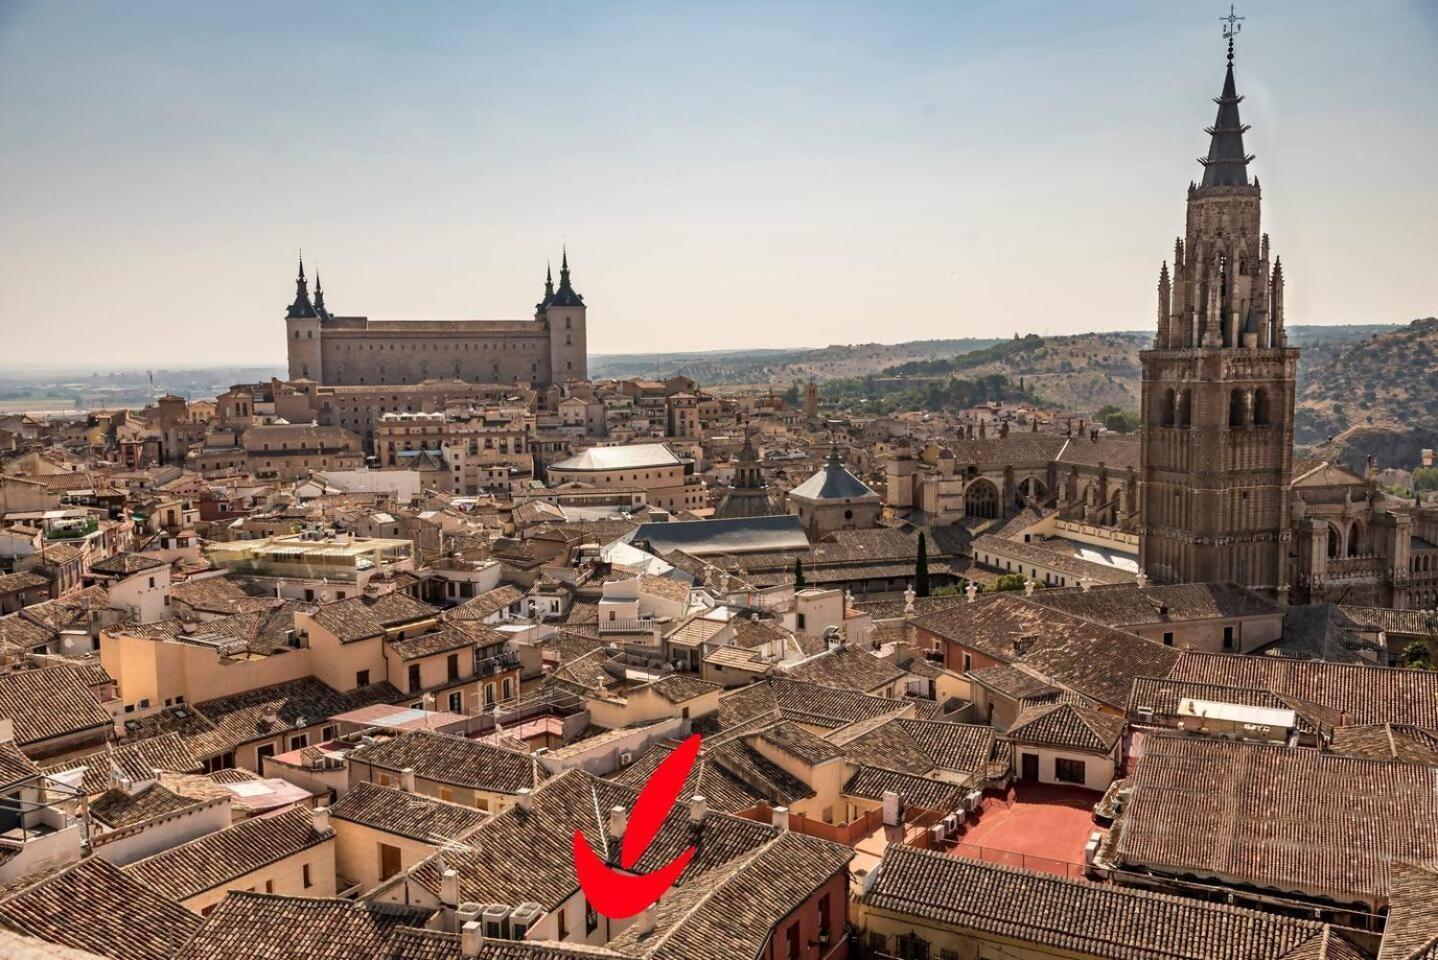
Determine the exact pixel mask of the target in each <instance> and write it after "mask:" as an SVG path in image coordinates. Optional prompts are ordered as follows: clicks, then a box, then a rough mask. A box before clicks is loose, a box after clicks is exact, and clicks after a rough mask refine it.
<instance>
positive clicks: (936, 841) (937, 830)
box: [929, 823, 944, 847]
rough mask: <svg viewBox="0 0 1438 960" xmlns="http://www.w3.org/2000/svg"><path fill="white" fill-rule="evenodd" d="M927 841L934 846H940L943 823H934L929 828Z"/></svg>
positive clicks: (942, 838)
mask: <svg viewBox="0 0 1438 960" xmlns="http://www.w3.org/2000/svg"><path fill="white" fill-rule="evenodd" d="M929 841H930V842H931V843H932V844H933V845H934V846H935V847H942V846H943V843H944V825H943V824H942V823H936V824H934V825H933V826H932V827H930V828H929Z"/></svg>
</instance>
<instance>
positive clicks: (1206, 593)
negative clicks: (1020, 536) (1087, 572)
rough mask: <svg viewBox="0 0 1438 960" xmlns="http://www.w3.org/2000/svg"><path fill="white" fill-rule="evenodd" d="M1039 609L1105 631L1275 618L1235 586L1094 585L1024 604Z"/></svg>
mask: <svg viewBox="0 0 1438 960" xmlns="http://www.w3.org/2000/svg"><path fill="white" fill-rule="evenodd" d="M1029 600H1030V602H1032V603H1037V604H1039V605H1040V606H1045V607H1049V608H1050V609H1053V610H1059V611H1061V612H1063V613H1067V614H1070V615H1072V616H1075V617H1082V618H1083V619H1085V620H1092V621H1094V622H1095V623H1102V624H1106V625H1107V626H1110V627H1121V626H1126V625H1132V624H1140V623H1156V622H1159V621H1165V620H1166V621H1175V622H1182V621H1186V620H1212V619H1226V618H1232V617H1257V616H1274V617H1276V616H1279V615H1280V614H1281V612H1282V611H1281V610H1280V608H1279V606H1278V604H1276V603H1274V602H1273V601H1272V600H1269V599H1267V598H1265V597H1262V596H1260V595H1258V594H1257V593H1254V592H1253V591H1252V590H1249V589H1248V588H1247V587H1242V586H1239V585H1238V584H1236V583H1181V584H1169V585H1163V584H1150V585H1148V586H1145V587H1139V586H1138V584H1136V583H1133V582H1129V583H1120V584H1113V585H1098V586H1094V587H1092V588H1091V589H1089V590H1088V591H1084V590H1081V589H1079V588H1077V587H1065V588H1059V589H1047V590H1036V591H1034V595H1033V596H1032V597H1030V598H1029Z"/></svg>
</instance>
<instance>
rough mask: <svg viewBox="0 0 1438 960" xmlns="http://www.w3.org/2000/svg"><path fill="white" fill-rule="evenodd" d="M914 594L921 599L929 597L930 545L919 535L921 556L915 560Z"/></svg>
mask: <svg viewBox="0 0 1438 960" xmlns="http://www.w3.org/2000/svg"><path fill="white" fill-rule="evenodd" d="M914 593H916V594H918V595H919V596H921V597H927V596H928V595H929V544H928V541H927V540H926V539H925V537H924V535H923V534H922V533H921V534H919V555H918V557H917V558H916V559H915V560H914Z"/></svg>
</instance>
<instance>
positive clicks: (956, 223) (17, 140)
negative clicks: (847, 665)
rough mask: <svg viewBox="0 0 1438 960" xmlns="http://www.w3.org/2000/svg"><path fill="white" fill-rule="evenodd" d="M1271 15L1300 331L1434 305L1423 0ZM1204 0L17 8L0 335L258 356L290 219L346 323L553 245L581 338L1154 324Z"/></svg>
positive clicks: (129, 355)
mask: <svg viewBox="0 0 1438 960" xmlns="http://www.w3.org/2000/svg"><path fill="white" fill-rule="evenodd" d="M1298 9H1299V8H1298V7H1297V6H1296V5H1291V4H1289V5H1284V4H1269V5H1264V6H1263V7H1254V8H1252V9H1249V10H1240V11H1239V12H1240V13H1241V14H1246V15H1247V16H1248V17H1249V19H1248V21H1247V22H1246V26H1247V28H1248V29H1247V30H1246V31H1245V32H1244V33H1243V34H1242V35H1241V37H1240V39H1239V48H1238V59H1237V69H1238V77H1239V84H1240V88H1241V89H1242V91H1243V92H1244V93H1245V94H1246V95H1247V97H1248V100H1247V101H1246V104H1245V110H1244V119H1245V121H1246V122H1248V123H1251V124H1252V125H1253V129H1252V131H1251V133H1250V134H1249V137H1248V140H1249V144H1250V149H1251V150H1252V152H1254V153H1256V154H1257V156H1258V159H1257V160H1256V161H1255V163H1254V164H1253V168H1252V169H1253V172H1254V173H1255V174H1257V175H1258V177H1259V178H1260V179H1261V181H1262V182H1263V184H1264V186H1265V187H1268V188H1269V189H1268V191H1266V193H1265V201H1266V202H1265V204H1264V206H1265V211H1266V213H1267V214H1268V217H1267V219H1266V221H1265V225H1264V226H1265V229H1268V230H1271V232H1272V233H1273V234H1274V236H1275V239H1276V240H1278V241H1279V243H1280V245H1281V246H1282V249H1283V250H1284V252H1285V254H1286V259H1285V268H1286V269H1287V271H1288V272H1289V276H1290V278H1291V279H1292V280H1293V281H1294V283H1293V293H1292V296H1291V298H1290V301H1289V309H1290V313H1291V322H1292V323H1293V324H1295V325H1308V324H1335V323H1404V322H1407V321H1408V320H1411V319H1413V318H1414V317H1418V316H1425V315H1431V314H1432V313H1433V312H1434V311H1435V308H1434V306H1433V304H1434V302H1435V299H1438V297H1435V293H1438V280H1435V279H1434V276H1433V272H1432V270H1431V268H1430V267H1429V266H1428V265H1427V264H1426V262H1425V257H1424V253H1425V252H1427V251H1428V250H1431V240H1428V241H1427V242H1425V238H1426V237H1428V236H1430V235H1431V229H1432V225H1433V223H1434V222H1438V202H1435V199H1434V194H1433V191H1432V190H1431V188H1429V185H1428V182H1427V177H1426V167H1427V162H1426V160H1425V158H1426V157H1430V156H1432V155H1433V152H1434V148H1435V147H1438V129H1435V126H1434V124H1433V123H1431V118H1430V116H1429V114H1428V113H1427V111H1428V109H1429V108H1428V106H1427V104H1426V103H1425V102H1424V91H1425V90H1429V89H1432V88H1433V86H1434V82H1438V66H1435V63H1438V58H1434V57H1433V56H1432V53H1433V51H1434V49H1435V47H1438V12H1435V10H1434V8H1432V7H1431V6H1428V7H1425V6H1423V5H1420V4H1411V5H1404V4H1398V5H1393V6H1390V7H1385V8H1382V9H1378V10H1373V11H1367V12H1366V14H1365V17H1364V18H1363V19H1354V18H1351V17H1347V16H1340V14H1342V13H1343V12H1344V8H1341V7H1338V6H1336V5H1335V6H1333V7H1332V8H1331V9H1329V10H1327V11H1325V12H1326V13H1327V14H1331V15H1324V13H1325V12H1320V13H1319V14H1317V15H1309V16H1303V17H1299V16H1297V12H1298ZM1302 9H1303V10H1304V11H1305V12H1310V13H1311V12H1312V11H1313V8H1312V7H1303V8H1302ZM1226 12H1227V11H1226V10H1221V9H1219V7H1218V6H1217V5H1214V6H1213V8H1212V9H1206V8H1188V9H1185V10H1183V11H1181V12H1180V11H1177V10H1169V9H1165V10H1153V9H1148V8H1145V7H1140V6H1137V5H1133V4H1105V5H1103V6H1100V7H1089V8H1085V9H1084V10H1081V11H1075V10H1071V9H1070V8H1069V7H1068V6H1067V5H1057V4H1026V5H1023V6H1021V7H1018V8H1013V7H1004V8H1002V9H1000V8H998V7H995V6H993V5H964V6H962V7H955V8H952V9H951V8H948V7H933V8H920V7H906V8H903V9H900V10H897V11H891V10H888V9H881V8H878V7H874V6H857V5H843V6H839V7H833V8H829V7H823V8H820V7H786V8H783V9H782V10H780V11H777V12H775V11H773V10H771V9H769V8H767V7H766V8H759V7H747V6H746V7H736V8H729V9H726V11H725V13H724V14H723V15H721V14H718V13H716V12H714V11H711V10H709V9H707V8H702V7H696V6H685V7H678V8H654V7H647V6H643V5H621V6H617V7H606V8H605V9H604V11H603V12H602V13H601V12H599V11H597V10H582V9H571V8H566V7H562V6H542V7H535V8H526V10H525V11H523V12H520V11H507V10H502V9H484V10H474V9H470V8H465V7H458V6H456V7H448V6H439V7H435V6H426V7H423V8H420V9H419V10H418V11H417V12H414V13H413V14H410V13H409V12H408V11H406V13H405V14H404V15H400V14H398V13H396V12H394V11H389V10H386V9H385V8H380V7H372V8H365V7H360V8H351V7H345V8H342V9H341V8H338V7H325V6H315V7H307V8H305V9H303V10H299V11H290V10H288V9H286V10H285V11H284V12H283V15H281V16H277V17H276V18H263V17H260V18H255V19H252V20H249V22H247V23H239V22H238V21H237V20H236V22H230V21H229V20H228V19H227V18H226V15H225V12H224V11H220V10H209V11H204V10H191V9H188V8H184V7H170V6H165V5H159V4H144V5H140V6H138V7H134V8H126V15H125V16H124V17H120V16H119V15H118V14H117V13H115V12H114V11H109V10H105V11H97V10H94V9H90V8H86V7H84V6H60V5H45V6H38V5H26V4H14V3H12V4H8V5H6V6H5V7H3V8H0V86H3V87H4V88H5V89H8V90H21V91H23V92H24V96H23V97H11V98H6V99H5V100H4V101H0V141H3V142H4V143H5V145H6V149H5V151H4V153H3V158H0V170H3V172H4V176H5V179H6V182H8V183H11V184H15V185H18V186H19V187H20V189H19V190H18V191H17V194H16V196H15V197H14V199H13V201H12V203H11V204H10V213H9V214H8V215H7V216H6V217H4V218H3V220H0V223H3V226H0V261H3V263H4V266H0V335H3V337H4V339H5V340H6V342H7V343H9V344H10V345H11V346H12V350H10V351H6V352H7V353H9V354H10V356H11V357H12V358H14V357H24V356H35V357H37V359H38V357H39V355H40V354H41V352H42V351H48V350H49V349H51V347H52V345H53V342H54V334H53V331H54V330H55V329H56V328H57V326H59V325H61V324H64V325H66V326H67V327H68V328H69V329H70V330H71V331H72V336H73V343H72V349H73V350H74V353H73V356H74V359H75V363H77V364H81V365H83V364H87V363H89V364H95V365H121V366H134V365H152V366H161V365H165V364H171V365H173V364H177V363H181V362H185V361H188V362H189V363H191V364H195V363H202V362H209V363H217V362H235V363H278V362H280V361H281V360H282V358H283V353H284V348H283V322H282V318H283V313H284V305H285V303H286V302H287V301H288V299H289V294H290V292H291V289H292V279H291V278H292V277H293V273H294V261H295V256H296V252H297V248H298V247H303V248H304V249H305V251H306V261H307V264H308V265H309V267H310V270H311V272H312V273H313V272H316V271H317V272H319V273H320V275H321V276H323V278H324V280H325V289H326V294H327V295H328V297H329V298H330V306H331V309H332V310H334V311H336V312H338V313H344V314H363V315H368V316H370V317H371V318H375V319H421V318H423V319H457V318H524V317H527V316H529V315H530V314H531V312H532V304H533V303H534V302H535V300H537V299H538V298H539V296H540V294H541V292H542V282H543V273H544V268H545V265H546V261H547V260H551V259H552V260H555V261H557V259H558V257H559V252H560V249H561V248H562V246H563V245H564V244H566V243H567V245H568V247H569V250H570V253H571V259H572V261H573V266H574V271H575V278H576V284H577V285H578V286H579V287H580V289H581V290H583V292H584V294H585V296H586V300H587V303H588V304H589V306H591V307H593V308H594V311H595V312H594V315H593V316H592V317H591V327H592V330H591V336H590V341H589V346H590V349H591V350H592V351H593V353H595V354H614V353H636V352H669V351H688V350H695V351H698V350H723V349H726V348H730V349H748V348H760V347H770V346H785V347H788V346H803V345H813V346H821V345H824V344H827V343H848V342H870V341H883V342H898V341H905V340H916V339H932V338H949V337H965V336H993V335H1001V336H1008V335H1010V334H1012V333H1016V332H1018V333H1027V332H1041V333H1054V334H1060V333H1080V332H1084V331H1088V330H1137V329H1144V328H1146V327H1147V326H1148V324H1149V322H1150V320H1151V316H1152V302H1153V283H1154V281H1155V278H1156V276H1157V269H1158V265H1159V263H1160V262H1161V260H1162V259H1163V258H1164V257H1165V256H1166V255H1167V254H1168V253H1169V249H1168V247H1167V245H1166V244H1165V243H1164V242H1162V239H1161V238H1164V237H1171V236H1173V235H1175V234H1176V233H1178V232H1179V229H1180V227H1181V223H1180V222H1179V219H1178V217H1177V215H1176V210H1177V209H1178V208H1179V205H1178V204H1177V203H1176V201H1177V200H1178V199H1179V198H1181V196H1182V190H1183V189H1184V187H1185V186H1186V184H1187V180H1188V179H1196V178H1197V177H1198V176H1199V174H1200V168H1199V166H1198V164H1197V163H1195V162H1194V161H1193V159H1192V158H1194V157H1197V156H1199V155H1201V153H1202V152H1203V148H1204V146H1205V144H1206V140H1207V138H1206V136H1205V135H1204V133H1203V127H1204V126H1205V125H1207V124H1208V123H1211V122H1212V119H1213V113H1212V111H1213V107H1212V104H1211V102H1210V98H1211V97H1213V96H1215V95H1216V94H1217V93H1218V92H1219V86H1220V83H1221V80H1222V67H1223V48H1222V40H1221V37H1220V31H1219V22H1218V17H1219V15H1220V14H1222V13H1226ZM276 22H279V23H282V24H284V29H281V30H275V29H273V28H272V27H267V28H265V29H263V30H261V29H259V28H257V27H255V26H254V24H256V23H268V24H273V23H276ZM62 50H63V51H64V56H60V55H59V53H60V51H62ZM62 64H63V69H60V68H61V66H62ZM1380 65H1381V66H1382V69H1378V68H1379V66H1380ZM222 117H223V119H222ZM881 171H882V172H881ZM1350 177H1351V180H1350V182H1349V185H1348V186H1344V185H1343V181H1344V180H1345V179H1348V178H1350ZM1115 227H1117V229H1115ZM556 266H557V264H556ZM1357 276H1375V277H1376V276H1382V277H1383V282H1382V283H1354V282H1352V281H1353V278H1354V277H1357ZM676 317H678V318H681V319H683V320H684V321H685V322H683V323H676V322H674V321H675V319H676ZM182 336H183V339H182ZM52 356H53V355H52Z"/></svg>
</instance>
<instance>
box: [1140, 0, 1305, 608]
mask: <svg viewBox="0 0 1438 960" xmlns="http://www.w3.org/2000/svg"><path fill="white" fill-rule="evenodd" d="M1241 19H1242V18H1241V17H1235V16H1233V14H1232V13H1230V15H1229V16H1228V17H1227V18H1225V21H1226V23H1227V26H1226V27H1225V30H1224V35H1225V36H1226V37H1227V39H1228V69H1227V72H1226V74H1225V76H1224V81H1223V93H1222V94H1221V95H1220V96H1218V97H1216V98H1214V99H1215V101H1216V102H1217V104H1218V118H1217V120H1215V121H1214V124H1213V126H1212V127H1209V128H1208V130H1207V133H1208V134H1209V148H1208V155H1207V156H1206V157H1204V158H1202V159H1200V160H1199V163H1200V164H1201V165H1202V166H1203V179H1202V181H1201V182H1199V183H1196V184H1195V183H1190V184H1189V187H1188V216H1187V225H1186V228H1185V230H1184V236H1183V237H1181V238H1179V239H1178V240H1177V242H1176V243H1175V244H1174V253H1173V270H1172V273H1170V271H1169V266H1168V264H1167V263H1165V264H1164V265H1163V268H1162V269H1161V270H1160V271H1159V277H1158V330H1157V335H1156V336H1155V338H1154V344H1153V349H1151V350H1145V351H1143V354H1142V363H1143V398H1142V415H1143V445H1142V480H1141V483H1142V498H1143V512H1144V530H1143V537H1142V542H1141V547H1140V566H1141V568H1142V570H1143V571H1144V572H1145V573H1146V574H1147V575H1148V576H1149V577H1151V578H1153V579H1155V580H1161V581H1165V582H1170V583H1172V582H1181V583H1182V582H1206V581H1216V580H1234V581H1237V582H1239V583H1242V584H1245V585H1247V586H1250V587H1254V588H1256V589H1261V590H1268V591H1278V590H1281V589H1285V588H1286V587H1287V585H1288V566H1289V560H1288V540H1289V525H1288V513H1289V506H1288V497H1289V492H1288V487H1289V480H1290V477H1291V474H1292V468H1293V402H1294V388H1295V377H1296V374H1297V368H1298V350H1297V349H1296V348H1293V347H1289V346H1288V345H1287V338H1286V336H1285V334H1284V326H1283V324H1284V318H1283V268H1282V266H1281V265H1280V264H1279V263H1278V261H1277V260H1276V259H1275V260H1274V261H1273V264H1272V268H1271V269H1270V263H1269V255H1270V250H1269V242H1268V236H1267V235H1266V234H1264V233H1263V232H1262V229H1261V225H1260V214H1259V210H1260V200H1261V193H1260V190H1259V185H1258V180H1257V178H1256V177H1255V178H1252V179H1251V180H1250V177H1249V173H1248V165H1249V163H1250V162H1251V161H1252V160H1253V156H1252V155H1251V154H1248V153H1245V152H1244V147H1243V134H1244V133H1245V132H1246V131H1247V130H1248V127H1247V126H1246V125H1245V124H1243V123H1242V122H1241V121H1240V120H1239V114H1238V105H1239V103H1240V102H1242V100H1243V98H1242V97H1241V96H1239V95H1238V91H1237V85H1236V83H1235V81H1234V77H1233V38H1234V35H1235V34H1237V32H1238V21H1239V20H1241Z"/></svg>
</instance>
